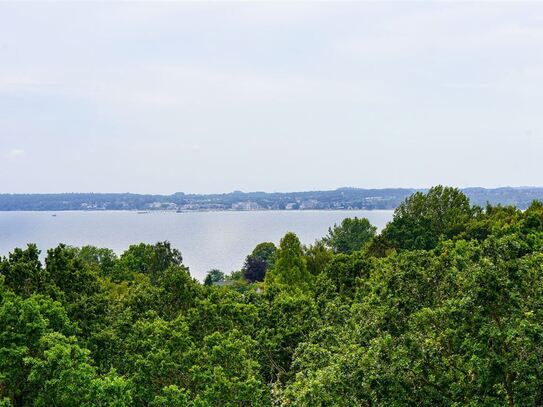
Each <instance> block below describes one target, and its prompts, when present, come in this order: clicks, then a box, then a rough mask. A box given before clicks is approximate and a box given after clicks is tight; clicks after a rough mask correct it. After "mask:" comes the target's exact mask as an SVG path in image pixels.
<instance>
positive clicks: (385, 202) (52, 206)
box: [0, 187, 543, 212]
mask: <svg viewBox="0 0 543 407" xmlns="http://www.w3.org/2000/svg"><path fill="white" fill-rule="evenodd" d="M416 191H425V189H408V188H387V189H361V188H339V189H335V190H330V191H307V192H273V193H268V192H241V191H234V192H231V193H226V194H209V195H202V194H185V193H183V192H177V193H174V194H172V195H146V194H131V193H62V194H0V211H15V210H17V211H65V210H136V211H178V212H188V211H258V210H291V211H294V210H354V209H394V208H396V207H397V206H398V205H399V204H400V203H401V202H402V201H403V200H404V199H405V198H406V197H408V196H409V195H410V194H412V193H413V192H416ZM462 191H463V192H464V193H465V194H466V195H467V196H468V197H469V198H470V201H471V203H472V204H475V205H481V206H484V205H486V204H487V203H491V204H502V205H515V206H517V207H519V208H526V207H527V206H528V205H530V203H531V202H532V201H533V200H543V188H539V187H516V188H515V187H504V188H494V189H486V188H465V189H462Z"/></svg>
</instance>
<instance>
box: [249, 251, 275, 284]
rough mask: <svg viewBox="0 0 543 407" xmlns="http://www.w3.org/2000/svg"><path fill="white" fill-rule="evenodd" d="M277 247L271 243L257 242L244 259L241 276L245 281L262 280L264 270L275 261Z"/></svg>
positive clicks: (264, 274) (264, 273)
mask: <svg viewBox="0 0 543 407" xmlns="http://www.w3.org/2000/svg"><path fill="white" fill-rule="evenodd" d="M276 252H277V248H276V247H275V245H274V244H273V243H270V242H264V243H260V244H258V245H257V246H256V247H255V248H254V250H253V252H252V253H251V254H250V255H248V256H247V258H246V259H245V264H244V266H243V277H244V278H245V280H246V281H249V282H255V281H264V278H265V276H266V272H267V271H268V270H269V269H270V268H271V267H273V264H274V263H275V254H276Z"/></svg>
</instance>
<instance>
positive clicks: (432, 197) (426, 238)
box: [382, 185, 473, 250]
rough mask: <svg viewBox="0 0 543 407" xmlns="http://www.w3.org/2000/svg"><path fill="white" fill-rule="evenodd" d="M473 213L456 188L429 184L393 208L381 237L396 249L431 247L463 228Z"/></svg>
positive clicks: (467, 200)
mask: <svg viewBox="0 0 543 407" xmlns="http://www.w3.org/2000/svg"><path fill="white" fill-rule="evenodd" d="M472 216H473V210H472V208H471V207H470V204H469V199H468V198H467V197H466V195H464V194H463V193H462V192H461V191H460V190H459V189H457V188H451V187H443V186H441V185H439V186H436V187H432V188H430V190H429V191H428V193H426V194H424V193H422V192H416V193H415V194H413V195H411V196H410V197H409V198H407V199H406V200H405V201H404V202H403V203H402V204H401V205H400V206H399V207H398V208H396V210H395V211H394V218H393V220H392V221H391V222H390V223H389V224H388V225H387V226H386V228H385V229H384V230H383V232H382V236H383V237H384V238H385V239H386V240H387V241H388V242H389V244H390V245H391V246H392V247H394V248H398V249H407V250H416V249H432V248H434V247H435V246H436V245H437V243H438V242H439V240H440V239H450V238H453V237H454V236H456V235H458V234H460V233H461V232H463V231H464V230H465V229H466V225H467V223H468V222H469V221H470V219H471V218H472Z"/></svg>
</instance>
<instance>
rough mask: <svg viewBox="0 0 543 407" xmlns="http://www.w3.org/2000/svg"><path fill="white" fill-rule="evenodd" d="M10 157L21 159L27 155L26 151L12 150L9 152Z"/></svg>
mask: <svg viewBox="0 0 543 407" xmlns="http://www.w3.org/2000/svg"><path fill="white" fill-rule="evenodd" d="M8 155H9V156H10V157H20V156H22V155H25V150H23V149H21V148H12V149H10V150H9V151H8Z"/></svg>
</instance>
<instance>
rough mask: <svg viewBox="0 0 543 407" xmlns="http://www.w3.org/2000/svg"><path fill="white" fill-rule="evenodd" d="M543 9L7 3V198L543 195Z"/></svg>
mask: <svg viewBox="0 0 543 407" xmlns="http://www.w3.org/2000/svg"><path fill="white" fill-rule="evenodd" d="M542 11H543V3H422V2H418V3H409V4H408V3H336V2H334V3H332V2H330V3H305V2H302V3H283V2H281V3H276V4H271V3H252V4H251V3H217V2H215V3H212V4H203V3H156V2H149V3H120V2H117V3H106V2H100V3H98V2H88V3H80V2H73V3H47V4H43V3H29V2H19V3H6V2H2V3H0V185H1V187H0V188H1V191H0V192H65V191H104V192H105V191H131V192H142V193H149V192H153V193H171V192H174V191H187V192H197V193H207V192H222V191H231V190H234V189H241V190H246V191H250V190H266V191H276V190H281V191H292V190H310V189H332V188H336V187H338V186H355V187H366V188H371V187H387V186H398V187H418V186H430V185H434V184H438V183H441V184H449V185H455V186H468V185H477V186H485V187H492V186H501V185H541V173H542V170H543V160H541V151H543V133H542V131H543V128H542V122H541V117H542V114H541V113H542V112H541V89H543V21H542V20H541V15H543V13H542Z"/></svg>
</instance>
